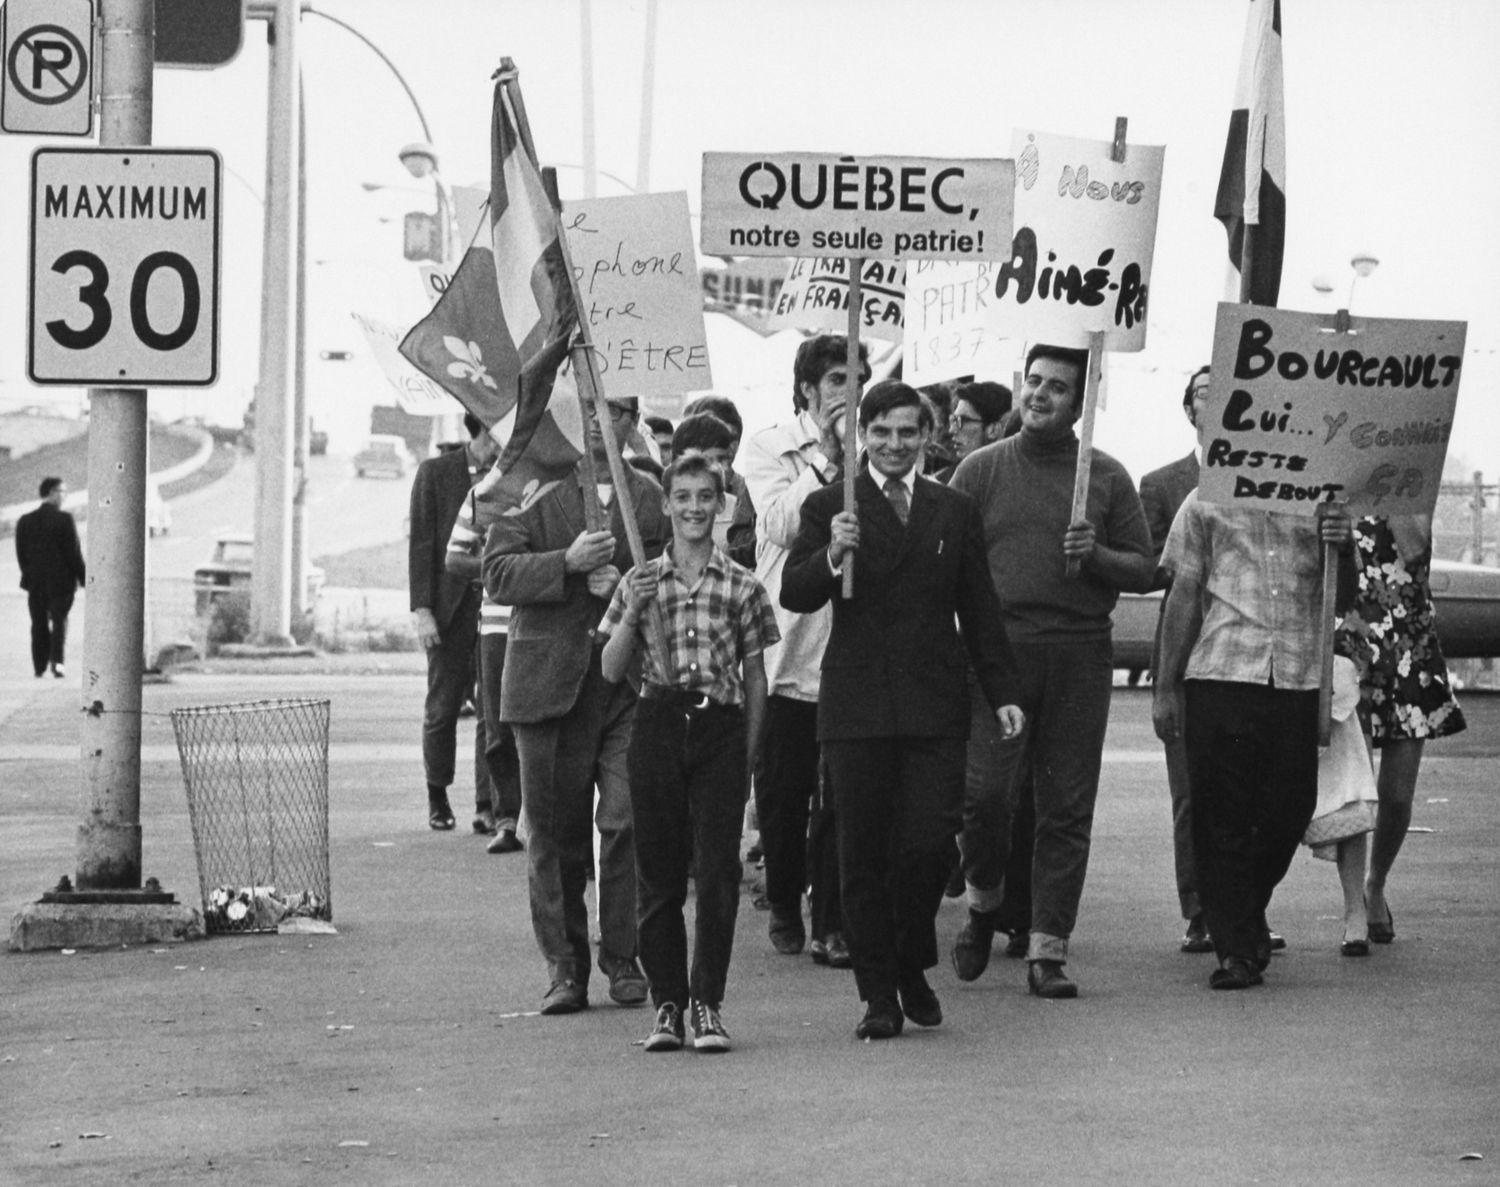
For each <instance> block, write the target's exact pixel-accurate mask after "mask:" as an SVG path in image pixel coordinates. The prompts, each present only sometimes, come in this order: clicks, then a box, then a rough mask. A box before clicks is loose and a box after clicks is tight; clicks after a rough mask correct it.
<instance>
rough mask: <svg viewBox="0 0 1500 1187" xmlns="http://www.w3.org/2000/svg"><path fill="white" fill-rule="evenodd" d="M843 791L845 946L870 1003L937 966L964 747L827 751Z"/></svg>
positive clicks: (837, 795)
mask: <svg viewBox="0 0 1500 1187" xmlns="http://www.w3.org/2000/svg"><path fill="white" fill-rule="evenodd" d="M823 752H824V754H825V756H826V757H827V760H828V769H829V774H830V776H831V778H832V781H833V794H834V801H835V811H836V813H837V828H838V840H839V870H840V874H841V877H842V885H843V898H844V925H845V938H846V939H847V940H848V942H849V954H850V956H851V957H852V958H853V961H854V978H855V982H856V984H857V985H858V987H859V996H860V999H861V1000H862V1001H870V1000H871V999H873V998H877V997H894V996H895V994H896V990H897V988H898V987H899V986H900V984H901V979H902V976H903V975H905V974H912V973H920V972H922V971H923V970H925V969H930V968H932V967H933V966H934V965H935V964H937V958H938V953H937V933H936V929H935V926H934V925H935V920H936V918H937V911H938V907H939V906H940V905H941V903H942V901H943V886H944V884H945V883H946V882H947V880H948V869H949V866H950V863H951V860H952V859H951V854H952V852H953V848H952V846H953V835H954V834H955V833H956V832H957V831H958V828H959V823H960V820H961V814H962V810H963V795H964V740H963V739H962V738H912V737H904V738H860V739H855V740H850V741H830V742H824V743H823Z"/></svg>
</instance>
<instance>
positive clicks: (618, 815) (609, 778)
mask: <svg viewBox="0 0 1500 1187" xmlns="http://www.w3.org/2000/svg"><path fill="white" fill-rule="evenodd" d="M634 709H635V693H634V692H632V691H631V689H630V686H629V685H628V684H623V683H621V684H611V683H609V681H607V680H605V679H604V676H603V674H602V673H601V672H600V670H599V652H598V650H597V649H596V650H595V651H594V655H593V658H592V660H591V661H590V664H589V671H588V675H587V676H585V677H584V681H583V687H582V688H581V689H580V690H579V693H578V699H577V701H575V702H574V704H573V708H572V709H570V710H569V711H568V712H567V713H566V714H565V715H564V716H562V717H554V718H550V719H548V720H546V721H539V722H532V723H522V722H513V723H512V724H511V728H512V729H513V730H514V731H515V735H516V750H517V752H518V754H519V755H520V760H521V804H522V808H521V810H522V813H523V815H524V817H525V828H526V831H527V833H528V835H529V840H528V841H527V845H526V858H527V873H528V883H529V887H530V891H531V927H532V930H533V932H535V934H536V942H537V946H538V947H539V948H540V949H541V950H542V956H543V957H544V958H545V960H546V961H547V968H548V971H549V972H550V974H551V976H552V979H553V980H554V981H577V982H578V983H579V984H580V985H587V984H588V978H589V972H590V968H591V963H590V959H589V955H590V949H589V919H588V909H587V906H586V904H585V903H584V898H583V894H584V884H585V882H586V881H587V879H588V869H589V862H590V860H591V859H592V856H593V831H592V829H591V828H590V820H589V818H590V809H591V808H593V807H594V788H595V785H596V784H597V786H598V790H599V802H598V807H597V809H595V810H594V812H593V824H594V825H595V826H597V827H598V829H599V869H598V873H597V877H596V886H597V889H598V893H599V932H600V951H599V961H600V963H601V965H608V964H611V963H614V962H618V961H621V960H630V959H633V958H634V957H635V954H636V930H635V829H634V824H633V822H632V820H631V816H630V783H629V779H628V776H627V773H626V752H627V750H628V748H629V745H630V723H631V718H632V715H633V713H634Z"/></svg>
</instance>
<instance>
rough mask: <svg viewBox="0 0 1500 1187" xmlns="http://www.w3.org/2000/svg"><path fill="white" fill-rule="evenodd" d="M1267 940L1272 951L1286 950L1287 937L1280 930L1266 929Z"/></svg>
mask: <svg viewBox="0 0 1500 1187" xmlns="http://www.w3.org/2000/svg"><path fill="white" fill-rule="evenodd" d="M1266 942H1267V943H1269V944H1270V945H1271V951H1272V952H1283V951H1285V950H1286V937H1285V936H1284V935H1282V934H1281V933H1280V932H1274V931H1271V930H1270V929H1269V928H1267V929H1266Z"/></svg>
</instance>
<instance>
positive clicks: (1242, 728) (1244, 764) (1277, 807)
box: [1183, 680, 1318, 960]
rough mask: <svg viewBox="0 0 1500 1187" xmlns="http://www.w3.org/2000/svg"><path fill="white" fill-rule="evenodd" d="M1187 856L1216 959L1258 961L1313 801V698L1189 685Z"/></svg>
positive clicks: (1252, 687)
mask: <svg viewBox="0 0 1500 1187" xmlns="http://www.w3.org/2000/svg"><path fill="white" fill-rule="evenodd" d="M1184 688H1185V690H1186V700H1185V706H1186V712H1185V718H1184V730H1183V733H1184V736H1185V737H1186V739H1187V757H1188V784H1189V786H1190V787H1191V788H1192V801H1193V810H1192V817H1193V852H1194V857H1195V858H1196V864H1197V871H1198V897H1199V899H1200V900H1201V901H1202V903H1203V922H1204V923H1205V924H1206V925H1207V927H1208V933H1209V935H1211V936H1212V937H1213V941H1214V948H1215V950H1216V951H1217V952H1218V954H1219V958H1220V959H1221V960H1222V959H1224V958H1225V957H1229V956H1238V957H1242V958H1243V959H1245V960H1254V959H1256V958H1257V955H1260V954H1263V952H1264V948H1263V945H1264V944H1265V942H1266V908H1267V907H1268V906H1269V905H1270V902H1271V894H1272V892H1273V891H1275V889H1276V887H1277V885H1278V884H1279V883H1280V882H1281V879H1282V878H1283V877H1284V876H1285V875H1286V872H1287V869H1288V867H1290V865H1291V864H1292V858H1293V857H1294V856H1295V855H1296V852H1297V845H1298V843H1299V842H1300V841H1301V840H1302V834H1303V833H1304V832H1305V831H1306V830H1307V822H1308V821H1309V820H1311V819H1312V814H1313V809H1314V808H1315V807H1316V806H1317V799H1318V693H1317V690H1316V689H1313V690H1311V691H1292V690H1284V689H1276V688H1272V687H1270V686H1269V685H1262V684H1235V683H1228V682H1223V681H1215V680H1189V681H1187V682H1186V683H1185V685H1184Z"/></svg>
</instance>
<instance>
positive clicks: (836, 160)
mask: <svg viewBox="0 0 1500 1187" xmlns="http://www.w3.org/2000/svg"><path fill="white" fill-rule="evenodd" d="M1014 191H1015V164H1014V162H1012V161H1008V160H999V159H996V160H974V159H945V158H933V157H852V156H838V155H834V154H829V153H712V152H711V153H704V154H703V234H702V244H703V250H704V251H705V252H708V253H711V254H714V255H728V256H752V255H781V256H846V257H849V256H852V257H861V258H862V257H866V256H872V257H876V258H879V259H886V260H897V261H904V260H907V259H944V260H956V259H973V260H981V259H1001V258H1004V257H1005V256H1006V255H1007V254H1008V253H1009V251H1010V239H1011V208H1012V204H1013V200H1014Z"/></svg>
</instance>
